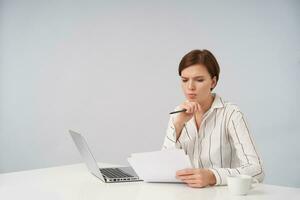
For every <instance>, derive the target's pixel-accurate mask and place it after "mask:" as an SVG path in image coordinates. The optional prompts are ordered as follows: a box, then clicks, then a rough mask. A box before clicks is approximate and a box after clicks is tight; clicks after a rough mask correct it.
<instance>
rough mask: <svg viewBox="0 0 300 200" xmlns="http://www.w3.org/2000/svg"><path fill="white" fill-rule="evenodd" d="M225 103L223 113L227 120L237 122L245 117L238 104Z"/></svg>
mask: <svg viewBox="0 0 300 200" xmlns="http://www.w3.org/2000/svg"><path fill="white" fill-rule="evenodd" d="M223 102H224V107H223V111H224V115H225V116H226V119H227V120H230V121H231V120H234V121H235V120H238V119H239V118H241V117H243V112H242V111H241V109H240V108H239V106H238V105H237V104H235V103H233V102H229V101H223Z"/></svg>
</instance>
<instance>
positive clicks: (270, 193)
mask: <svg viewBox="0 0 300 200" xmlns="http://www.w3.org/2000/svg"><path fill="white" fill-rule="evenodd" d="M101 166H104V167H106V166H112V165H107V164H106V165H105V164H104V165H101ZM286 198H287V199H288V200H293V199H298V200H299V199H300V188H289V187H281V186H273V185H265V184H259V185H258V186H257V187H256V188H255V189H253V190H252V191H251V192H250V193H249V194H248V195H247V196H231V195H230V194H229V192H228V190H227V187H226V186H216V187H210V188H190V187H187V186H186V185H185V184H166V183H145V182H132V183H102V182H101V181H100V180H99V179H98V178H96V177H94V176H93V175H91V174H90V173H89V172H88V171H87V169H86V167H85V165H84V164H75V165H67V166H60V167H51V168H45V169H37V170H30V171H21V172H14V173H6V174H0V199H3V200H10V199H18V200H20V199H30V200H34V199H39V200H44V199H51V200H54V199H64V200H67V199H70V200H76V199H82V200H84V199H125V200H126V199H143V200H147V199H151V200H156V199H163V200H168V199H172V200H176V199H183V200H193V199H197V200H199V199H201V200H206V199H209V200H217V199H222V200H226V199H238V200H246V199H247V200H248V199H255V200H260V199H263V200H265V199H272V200H273V199H286Z"/></svg>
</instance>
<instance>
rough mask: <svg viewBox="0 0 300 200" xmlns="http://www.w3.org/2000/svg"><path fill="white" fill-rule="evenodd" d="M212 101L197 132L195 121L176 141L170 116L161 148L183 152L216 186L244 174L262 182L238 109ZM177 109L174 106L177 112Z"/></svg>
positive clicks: (183, 130) (184, 129) (189, 122)
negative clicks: (233, 176) (204, 169)
mask: <svg viewBox="0 0 300 200" xmlns="http://www.w3.org/2000/svg"><path fill="white" fill-rule="evenodd" d="M214 96H215V98H214V101H213V103H212V106H211V108H210V109H209V110H208V111H207V112H206V113H205V114H204V115H203V118H202V122H201V125H200V128H199V132H198V131H197V128H196V125H195V118H194V117H193V118H192V119H191V120H189V121H188V122H187V123H185V125H184V128H183V129H182V132H181V135H180V137H179V138H178V140H177V142H176V131H175V128H174V124H173V118H174V117H175V116H176V114H174V115H171V117H170V120H169V124H168V128H167V134H166V137H165V140H164V144H163V147H162V148H163V149H168V148H180V149H184V151H185V152H186V154H187V155H188V156H189V157H190V159H191V163H192V165H193V167H194V168H207V169H210V170H211V171H212V172H213V173H214V175H215V177H216V185H226V184H227V178H226V177H227V175H238V174H246V175H250V176H252V177H255V178H256V179H258V181H260V182H262V181H263V179H264V172H263V168H262V163H261V159H260V157H259V155H258V153H257V151H256V148H255V145H254V142H253V139H252V136H251V134H250V131H249V128H248V124H247V122H246V121H245V117H244V115H243V113H242V112H241V111H240V110H239V108H238V107H237V106H236V105H234V104H232V103H229V102H224V101H223V100H222V98H221V97H220V96H218V95H217V94H214ZM178 108H179V107H176V109H175V110H177V109H178Z"/></svg>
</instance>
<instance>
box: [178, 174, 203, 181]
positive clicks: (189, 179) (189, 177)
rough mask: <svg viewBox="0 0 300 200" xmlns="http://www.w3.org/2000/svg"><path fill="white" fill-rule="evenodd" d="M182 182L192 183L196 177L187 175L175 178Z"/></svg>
mask: <svg viewBox="0 0 300 200" xmlns="http://www.w3.org/2000/svg"><path fill="white" fill-rule="evenodd" d="M177 177H178V178H179V179H180V180H182V181H192V180H198V176H197V175H195V174H193V175H187V176H177Z"/></svg>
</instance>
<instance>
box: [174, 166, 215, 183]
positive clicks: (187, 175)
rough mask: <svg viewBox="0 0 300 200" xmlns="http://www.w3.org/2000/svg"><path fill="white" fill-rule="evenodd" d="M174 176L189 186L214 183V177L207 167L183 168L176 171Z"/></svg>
mask: <svg viewBox="0 0 300 200" xmlns="http://www.w3.org/2000/svg"><path fill="white" fill-rule="evenodd" d="M176 178H177V179H179V180H181V181H183V182H185V183H187V184H188V186H190V187H206V186H208V185H210V186H212V185H215V184H216V177H215V175H214V174H213V172H212V171H210V170H209V169H183V170H179V171H177V172H176Z"/></svg>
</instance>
